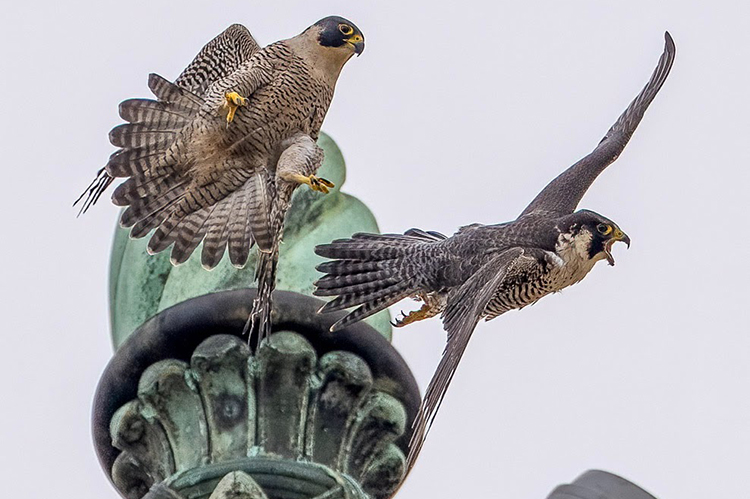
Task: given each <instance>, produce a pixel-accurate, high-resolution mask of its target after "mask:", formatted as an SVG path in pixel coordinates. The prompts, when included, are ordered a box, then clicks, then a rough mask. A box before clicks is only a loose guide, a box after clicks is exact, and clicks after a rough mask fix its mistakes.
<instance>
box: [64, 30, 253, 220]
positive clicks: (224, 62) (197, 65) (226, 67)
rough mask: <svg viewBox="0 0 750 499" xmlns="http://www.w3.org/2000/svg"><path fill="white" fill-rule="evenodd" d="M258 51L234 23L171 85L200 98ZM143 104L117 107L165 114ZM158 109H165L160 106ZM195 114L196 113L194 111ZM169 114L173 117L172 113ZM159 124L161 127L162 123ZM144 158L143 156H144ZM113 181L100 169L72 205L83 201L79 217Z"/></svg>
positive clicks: (133, 101) (132, 102) (135, 102)
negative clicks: (144, 108)
mask: <svg viewBox="0 0 750 499" xmlns="http://www.w3.org/2000/svg"><path fill="white" fill-rule="evenodd" d="M258 50H260V47H259V45H258V43H257V42H256V41H255V39H254V38H253V36H252V35H251V34H250V31H248V29H247V28H245V27H244V26H242V25H241V24H233V25H231V26H229V27H228V28H227V29H225V30H224V31H223V32H222V33H221V34H219V35H218V36H217V37H215V38H214V39H213V40H211V41H210V42H208V43H207V44H206V46H205V47H203V49H201V51H200V52H199V53H198V55H197V56H195V58H194V59H193V61H192V62H191V63H190V64H189V65H188V67H186V68H185V70H184V71H183V72H182V74H180V76H179V77H178V78H177V79H176V80H175V83H174V84H175V85H176V86H177V87H179V88H181V89H184V90H187V91H189V92H190V93H192V94H196V95H197V96H200V95H202V94H203V93H204V92H205V91H206V90H207V89H208V87H210V86H211V84H213V83H214V82H216V81H218V80H220V79H221V78H224V77H225V76H228V75H229V74H231V73H233V72H234V71H235V70H237V68H239V67H240V65H242V64H243V63H244V62H246V61H247V60H249V59H250V57H252V55H253V54H254V53H255V52H257V51H258ZM156 78H159V77H156ZM154 79H155V75H151V76H150V77H149V87H151V89H152V90H154V87H153V82H154ZM159 79H161V78H159ZM164 83H166V85H165V84H162V85H161V87H162V88H166V87H167V85H171V84H169V82H164ZM155 93H156V92H155ZM157 97H159V98H160V99H162V98H166V97H164V96H162V95H159V94H158V93H157ZM169 97H170V98H172V97H173V96H172V95H170V96H169ZM145 102H151V101H146V100H141V99H131V100H129V101H125V102H123V104H121V106H120V109H121V111H120V113H121V114H122V113H123V111H122V110H123V105H124V106H126V108H127V109H128V110H130V112H131V114H132V113H133V110H137V112H139V114H140V116H139V118H138V119H144V118H149V119H152V118H153V117H154V115H149V114H146V113H145V112H144V111H145V110H143V109H137V108H138V107H139V106H138V105H139V104H143V105H144V106H146V105H148V106H149V110H156V111H165V109H162V108H160V107H155V106H159V104H144V103H145ZM161 107H164V106H163V105H162V106H161ZM195 111H197V109H196V110H195ZM170 112H171V113H173V114H174V111H173V110H172V111H170ZM185 114H187V113H177V114H174V116H175V118H176V119H175V120H173V121H172V122H170V125H171V126H174V125H177V121H180V119H181V118H184V117H185ZM123 118H125V119H126V121H131V120H129V119H128V117H127V116H123ZM131 122H132V121H131ZM159 125H163V123H162V124H159ZM116 154H117V153H116ZM143 156H146V155H145V154H144V155H143ZM120 159H122V158H120ZM139 160H140V161H141V162H147V161H148V158H147V157H145V158H143V157H142V158H139ZM110 161H111V160H110ZM113 181H114V177H113V176H112V175H111V174H110V172H107V170H106V169H105V168H102V169H100V170H99V171H98V172H97V174H96V177H95V178H94V180H93V181H92V182H91V184H90V185H89V186H88V187H87V188H86V190H85V191H83V193H82V194H81V195H80V196H79V197H78V199H76V201H75V202H74V203H73V206H75V205H77V204H78V203H79V202H81V201H83V202H82V204H81V209H80V211H79V212H78V214H79V215H80V214H81V213H86V211H87V210H88V209H89V208H90V207H91V206H93V205H94V204H96V202H97V201H98V200H99V198H100V197H101V195H102V194H103V193H104V191H105V190H107V188H108V187H109V186H110V185H111V184H112V182H113Z"/></svg>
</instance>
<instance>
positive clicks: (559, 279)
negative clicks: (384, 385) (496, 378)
mask: <svg viewBox="0 0 750 499" xmlns="http://www.w3.org/2000/svg"><path fill="white" fill-rule="evenodd" d="M665 39H666V46H665V49H664V53H663V54H662V56H661V58H660V59H659V63H658V65H657V67H656V70H655V71H654V73H653V75H652V76H651V80H650V81H649V82H648V84H647V85H646V87H645V88H644V89H643V90H642V91H641V93H640V94H638V96H637V97H636V98H635V100H634V101H633V102H632V103H631V104H630V106H628V108H627V109H626V110H625V112H624V113H623V114H622V115H621V116H620V117H619V118H618V119H617V122H615V124H614V125H613V126H612V128H610V129H609V131H608V132H607V135H605V136H604V138H603V139H602V141H601V142H600V143H599V145H598V146H597V147H596V149H594V151H593V152H591V153H590V154H589V155H588V156H586V157H584V158H583V159H581V160H580V161H578V162H577V163H576V164H574V165H573V166H571V167H570V168H568V169H567V170H565V172H563V173H562V174H561V175H560V176H558V177H557V178H556V179H554V180H553V181H552V182H550V183H549V185H547V187H545V188H544V190H542V192H540V193H539V195H537V197H536V198H535V199H534V200H533V201H532V202H531V204H530V205H529V206H528V207H527V208H526V209H525V210H524V211H523V213H521V215H520V216H519V217H518V218H517V219H515V220H514V221H512V222H506V223H502V224H497V225H480V224H474V225H469V226H466V227H462V228H461V229H459V231H458V232H457V233H455V234H454V235H453V236H451V237H446V236H444V235H442V234H439V233H437V232H425V231H422V230H418V229H411V230H409V231H407V232H406V233H405V234H403V235H401V234H386V235H377V234H355V235H354V236H353V237H352V238H351V239H342V240H337V241H333V242H332V243H330V244H325V245H321V246H318V247H317V248H316V249H315V252H316V253H317V254H318V255H321V256H324V257H328V258H331V259H333V260H332V261H328V262H325V263H322V264H321V265H319V266H318V270H320V271H321V272H324V273H326V274H327V275H325V276H324V277H322V278H321V279H320V280H318V281H317V283H316V287H317V289H316V290H315V294H316V295H318V296H335V297H336V298H334V299H333V300H332V301H330V302H328V303H327V304H326V305H324V306H323V307H322V308H321V310H320V311H321V312H332V311H335V310H342V309H345V308H349V307H357V308H356V309H354V311H352V312H350V313H349V314H348V315H346V316H345V317H343V318H342V319H341V320H339V321H338V322H336V323H335V324H334V325H333V326H332V327H331V330H337V329H340V328H343V327H346V326H347V325H349V324H351V323H353V322H356V321H359V320H361V319H363V318H365V317H368V316H370V315H372V314H374V313H376V312H378V311H380V310H383V309H384V308H386V307H388V306H390V305H392V304H394V303H396V302H398V301H400V300H401V299H403V298H406V297H412V298H416V299H417V300H420V301H422V302H423V303H424V304H423V306H422V307H421V309H420V310H418V311H415V312H411V313H410V314H408V315H406V316H403V317H401V318H399V319H398V320H397V321H396V322H395V324H394V325H395V326H397V327H398V326H404V325H406V324H409V323H412V322H414V321H418V320H422V319H426V318H429V317H433V316H436V315H438V314H442V315H441V317H442V320H443V327H444V328H445V330H446V331H447V336H448V338H447V345H446V347H445V351H444V352H443V357H442V359H441V360H440V364H439V365H438V367H437V370H436V372H435V375H434V376H433V378H432V380H431V381H430V384H429V386H428V388H427V392H426V394H425V397H424V400H423V401H422V405H421V407H420V409H419V413H418V414H417V418H416V420H415V422H414V433H413V436H412V441H411V445H410V452H409V458H408V461H409V462H408V463H407V464H408V466H407V469H408V468H411V466H412V465H413V463H414V460H415V458H416V456H417V454H418V453H419V451H420V449H421V447H422V444H423V442H424V438H425V436H426V434H427V432H428V430H429V427H430V425H431V424H432V421H433V418H434V417H435V414H436V413H437V410H438V408H439V406H440V403H441V402H442V399H443V396H444V395H445V392H446V390H447V388H448V385H449V384H450V382H451V379H452V378H453V374H454V372H455V371H456V368H457V366H458V363H459V361H460V359H461V356H462V355H463V352H464V350H465V349H466V345H467V344H468V342H469V338H470V337H471V334H472V332H473V331H474V328H475V327H476V325H477V323H478V322H479V320H480V319H482V318H484V319H485V320H490V319H494V318H495V317H497V316H498V315H501V314H503V313H505V312H507V311H509V310H513V309H520V308H523V307H525V306H526V305H530V304H532V303H534V302H536V301H537V300H539V299H540V298H542V297H543V296H546V295H548V294H550V293H554V292H556V291H560V290H561V289H563V288H565V287H567V286H570V285H572V284H575V283H577V282H579V281H580V280H581V279H583V278H584V277H585V276H586V274H588V273H589V271H591V269H592V267H593V266H594V264H595V263H596V262H598V261H600V260H606V261H607V262H609V264H610V265H614V263H615V262H614V259H613V257H612V253H611V249H612V245H613V244H614V243H615V242H617V241H623V242H624V243H626V244H628V245H630V239H629V238H628V236H627V235H626V234H625V233H624V232H623V231H622V230H621V229H620V228H619V227H618V226H617V224H615V223H614V222H613V221H612V220H609V219H608V218H605V217H603V216H601V215H598V214H597V213H594V212H592V211H588V210H580V211H575V212H574V210H575V209H576V206H577V205H578V203H579V201H580V200H581V198H582V197H583V195H584V193H585V192H586V190H587V189H588V188H589V186H590V185H591V184H592V183H593V181H594V179H595V178H596V177H597V176H598V175H599V174H600V173H601V172H602V171H603V170H604V169H605V168H606V167H607V166H608V165H609V164H611V163H612V162H613V161H614V160H615V159H617V157H618V156H619V154H620V153H621V152H622V150H623V149H624V147H625V145H626V144H627V143H628V140H629V139H630V136H631V135H632V134H633V132H634V131H635V129H636V127H637V126H638V123H639V122H640V121H641V118H642V117H643V114H644V112H645V111H646V108H647V107H648V106H649V104H650V103H651V101H652V100H653V99H654V97H655V96H656V94H657V92H658V91H659V89H660V88H661V86H662V84H663V83H664V81H665V80H666V78H667V75H668V74H669V70H670V68H671V67H672V62H673V61H674V56H675V46H674V43H673V41H672V38H671V37H670V35H669V33H666V34H665Z"/></svg>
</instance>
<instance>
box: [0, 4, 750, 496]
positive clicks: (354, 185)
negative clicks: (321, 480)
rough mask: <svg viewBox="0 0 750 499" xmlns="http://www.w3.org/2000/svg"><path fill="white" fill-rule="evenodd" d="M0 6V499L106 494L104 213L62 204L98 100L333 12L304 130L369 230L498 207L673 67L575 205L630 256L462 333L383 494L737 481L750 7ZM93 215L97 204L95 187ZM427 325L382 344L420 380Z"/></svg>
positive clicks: (534, 186)
mask: <svg viewBox="0 0 750 499" xmlns="http://www.w3.org/2000/svg"><path fill="white" fill-rule="evenodd" d="M2 10H3V12H2V15H1V16H0V51H2V58H1V59H0V61H1V63H2V69H1V71H2V77H1V78H0V99H2V112H1V113H0V126H1V127H2V128H1V129H0V131H1V132H2V134H1V136H2V142H0V147H1V148H2V151H1V152H2V155H1V157H2V165H1V166H0V168H2V170H1V171H2V175H3V176H2V181H1V182H0V189H1V190H2V196H0V203H2V205H1V211H0V213H2V219H3V236H2V245H1V247H0V251H1V252H2V255H1V256H2V262H3V265H2V267H3V269H2V275H1V276H0V285H1V286H2V300H0V312H1V313H2V320H3V322H4V326H3V328H2V329H3V330H4V331H3V334H2V336H0V338H2V339H0V349H1V351H2V357H3V360H2V362H0V374H1V375H2V381H3V383H4V384H5V389H4V390H3V392H2V393H3V402H2V404H1V406H0V442H1V443H0V449H2V450H0V470H2V471H0V474H2V475H3V480H2V481H3V484H4V485H3V489H4V492H3V495H4V496H5V497H33V498H35V497H40V498H41V497H70V498H73V497H75V498H76V499H94V498H96V499H102V498H109V497H111V498H115V497H117V495H116V492H115V491H114V489H113V488H112V487H111V486H110V485H109V483H108V482H107V480H106V478H105V474H104V473H103V472H102V471H101V469H100V468H99V465H98V463H97V460H96V457H95V454H94V449H93V446H92V443H91V437H90V407H91V399H92V395H93V392H94V389H95V386H96V383H97V381H98V379H99V375H100V374H101V372H102V370H103V368H104V366H105V365H106V363H107V361H108V360H109V358H110V357H111V355H112V350H111V345H110V339H109V334H108V315H107V314H108V312H107V289H108V288H107V272H108V267H107V265H108V258H109V251H110V243H111V237H112V233H113V227H114V224H115V219H116V215H117V210H116V208H115V207H114V206H111V205H109V204H108V203H107V202H102V203H100V205H98V206H96V207H95V209H94V210H92V211H91V212H90V213H89V214H87V215H86V216H85V217H82V218H80V219H76V218H75V210H73V209H72V208H70V204H71V202H72V201H73V200H74V199H75V198H76V197H77V195H78V194H79V192H80V191H81V190H82V189H83V188H84V187H85V186H86V185H87V184H88V183H89V181H90V180H91V178H92V175H93V174H94V172H95V171H96V170H97V169H98V168H100V167H101V166H102V165H103V164H104V163H105V161H106V159H107V157H108V156H109V154H110V153H111V152H112V150H113V148H112V147H111V146H110V145H109V143H108V140H107V132H108V131H109V129H110V128H112V127H113V126H114V125H116V124H118V123H119V122H120V120H119V118H118V116H117V104H118V103H119V102H120V101H122V100H123V99H125V98H128V97H136V96H141V97H146V96H149V92H148V89H147V87H146V78H147V75H148V73H149V72H158V73H160V74H161V75H163V76H165V77H167V78H169V79H174V78H175V77H176V76H177V75H178V74H179V72H180V70H181V69H182V68H183V67H184V66H185V65H187V63H188V62H190V60H191V59H192V57H193V56H194V55H195V54H196V53H197V52H198V50H199V49H200V48H201V47H202V46H203V44H204V43H206V42H207V41H208V40H210V39H211V38H212V37H213V36H215V35H216V34H218V33H219V32H221V31H222V30H223V29H224V28H225V27H226V26H228V25H229V24H231V23H233V22H240V23H242V24H244V25H246V26H247V27H248V28H249V29H250V30H251V31H252V32H253V34H254V35H255V36H256V38H257V39H258V41H259V42H260V43H261V44H262V45H265V44H267V43H270V42H273V41H275V40H278V39H281V38H287V37H289V36H293V35H295V34H297V33H298V32H300V31H301V30H303V29H304V28H305V27H307V26H308V25H310V24H312V23H313V22H314V21H316V20H317V19H319V18H322V17H324V16H326V15H330V14H339V15H342V16H345V17H347V18H349V19H351V20H352V21H354V22H355V23H356V24H357V25H358V26H359V27H360V28H361V29H362V31H363V32H364V33H365V36H366V40H367V50H366V51H365V53H364V55H363V56H362V57H361V58H359V59H355V60H353V61H351V62H350V63H349V64H348V65H347V67H346V68H345V69H344V72H343V74H342V77H341V79H340V81H339V85H338V88H337V93H336V97H335V99H334V101H333V105H332V107H331V110H330V112H329V114H328V117H327V119H326V122H325V125H324V130H325V131H327V132H328V133H329V134H330V135H332V136H333V137H334V139H335V140H336V141H337V142H338V144H339V145H340V147H341V149H342V150H343V152H344V155H345V158H346V160H347V165H348V179H347V182H346V186H345V187H344V190H345V191H346V192H349V193H351V194H353V195H355V196H357V197H359V198H360V199H362V200H363V201H364V202H365V203H367V205H368V206H369V207H370V209H372V211H373V212H374V213H375V214H376V216H377V218H378V221H379V223H380V227H381V230H382V231H384V232H397V231H398V232H401V231H403V230H405V229H408V228H409V227H413V226H414V227H421V228H424V229H432V230H438V231H441V232H445V233H448V234H450V233H453V231H455V230H456V229H457V228H458V227H459V226H460V225H464V224H467V223H471V222H484V223H495V222H502V221H506V220H509V219H512V218H515V217H516V216H517V215H518V213H519V212H520V211H521V210H522V209H523V208H524V207H525V205H526V204H527V203H528V202H529V201H530V200H531V199H532V198H533V196H534V195H535V194H536V193H537V192H538V191H539V190H540V189H541V188H542V187H543V186H544V185H545V184H546V183H547V182H548V181H549V180H550V179H552V178H553V177H554V176H556V175H557V174H558V173H559V172H561V171H562V170H563V169H564V168H566V167H568V166H569V165H570V164H572V163H573V162H575V161H576V160H578V159H579V158H580V157H581V156H583V155H584V154H586V153H588V152H589V151H590V150H591V149H592V148H593V147H594V146H595V145H596V144H597V143H598V141H599V140H600V139H601V137H602V136H603V135H604V133H605V132H606V130H607V129H608V127H609V126H610V125H611V124H612V123H613V122H614V121H615V119H616V118H617V117H618V115H619V114H620V113H621V112H622V111H623V110H624V109H625V107H626V106H627V105H628V103H629V102H630V101H631V99H632V98H633V97H634V96H635V95H636V94H637V93H638V91H640V89H641V88H642V87H643V85H644V84H645V83H646V81H647V80H648V78H649V76H650V74H651V72H652V70H653V69H654V67H655V65H656V62H657V59H658V57H659V55H660V54H661V52H662V48H663V32H664V31H665V30H667V29H668V30H669V31H670V32H671V33H672V35H673V37H674V39H675V42H676V44H677V60H676V62H675V65H674V68H673V71H672V74H671V76H670V77H669V79H668V80H667V82H666V84H665V85H664V88H663V89H662V92H661V93H660V94H659V95H658V97H657V98H656V100H655V101H654V103H653V104H652V106H651V108H650V109H649V111H648V112H647V113H646V116H645V118H644V120H643V122H642V123H641V125H640V127H639V129H638V131H637V132H636V134H635V135H634V137H633V139H632V141H631V142H630V144H629V145H628V146H627V148H626V149H625V152H624V153H623V155H622V156H621V158H620V159H619V160H618V161H617V162H616V163H615V164H614V165H613V167H610V169H608V170H607V171H606V172H605V173H604V174H603V175H602V176H601V177H600V178H599V179H598V180H597V182H596V183H595V184H594V186H593V188H592V189H591V191H590V192H589V193H588V194H587V195H586V197H585V198H584V200H583V203H582V207H586V208H590V209H593V210H595V211H597V212H600V213H602V214H604V215H606V216H608V217H610V218H612V219H613V220H615V221H616V222H617V223H618V224H619V225H620V226H621V227H622V228H623V229H624V230H625V231H626V232H627V233H628V234H629V235H630V237H631V238H632V240H633V245H632V247H631V249H630V250H629V251H626V249H625V247H624V245H618V247H617V248H616V249H615V257H616V258H617V266H616V267H614V268H610V267H607V266H606V265H605V264H603V263H602V264H599V265H597V266H596V268H595V269H594V271H593V272H592V273H591V274H590V275H589V277H587V278H586V280H585V281H584V282H583V283H581V284H579V285H577V286H574V287H573V288H570V289H568V290H566V291H564V292H563V293H561V294H560V295H556V296H554V297H549V298H545V299H544V300H542V301H541V302H540V303H538V304H537V305H535V306H533V307H530V308H528V309H525V310H523V311H521V312H512V313H509V314H506V315H505V316H503V317H501V318H499V319H497V320H495V321H493V322H490V323H486V324H484V323H483V324H480V326H479V327H478V328H477V331H476V334H475V335H474V338H473V341H472V343H471V345H470V346H469V349H468V351H467V353H466V356H465V357H464V360H463V363H462V364H461V367H460V369H459V371H458V374H457V376H456V378H455V381H454V382H453V385H452V386H451V389H450V391H449V392H448V396H447V398H446V401H445V404H444V405H443V409H442V411H441V412H440V414H439V416H438V418H437V420H436V423H435V426H434V428H433V431H432V433H431V435H430V439H429V441H428V443H427V445H426V446H425V448H424V451H423V453H422V456H421V458H420V460H419V462H418V464H417V467H416V468H415V470H414V472H413V473H412V475H411V476H410V478H409V480H408V483H407V484H406V485H405V486H404V488H403V489H402V491H401V492H400V493H399V496H398V497H399V498H402V499H409V498H412V499H416V498H427V497H430V498H453V497H479V498H494V497H497V498H506V497H507V498H511V497H512V498H544V497H546V495H547V494H548V493H549V492H550V491H551V490H552V488H553V487H554V486H556V485H558V484H560V483H566V482H570V481H571V480H573V479H574V478H575V477H576V476H577V475H578V474H579V473H580V472H583V471H584V470H586V469H589V468H601V469H606V470H609V471H612V472H615V473H618V474H621V475H622V476H624V477H627V478H629V479H631V480H633V481H634V482H636V483H638V484H639V485H641V486H643V487H644V488H646V489H647V490H649V491H651V492H652V493H653V494H654V495H656V496H657V497H659V498H660V499H678V498H680V499H689V498H705V497H724V498H730V497H742V496H746V495H747V475H748V472H749V471H750V470H749V469H748V467H749V466H750V390H748V388H750V362H749V360H750V334H749V333H750V328H749V327H748V325H747V322H748V319H749V317H748V295H749V293H748V284H749V283H750V280H749V279H750V272H749V271H748V265H749V262H750V258H749V257H750V250H749V246H748V244H749V243H750V227H749V224H748V215H747V209H748V205H749V204H750V202H749V201H748V181H750V175H749V174H748V164H749V162H748V160H749V159H750V158H749V156H750V152H749V148H748V132H749V131H750V126H749V125H748V116H750V105H749V104H748V102H749V99H748V95H747V94H748V89H750V77H749V75H750V72H749V71H748V66H749V65H750V57H749V56H750V53H749V52H750V49H749V47H750V31H749V30H748V29H747V28H748V25H747V22H748V18H750V7H748V6H747V5H745V4H743V3H741V2H736V1H728V0H726V1H724V0H714V1H712V2H684V1H660V2H654V1H636V0H630V1H628V2H602V1H600V0H591V1H565V2H560V1H545V2H540V1H528V2H502V1H497V0H493V1H487V2H480V1H468V0H465V1H461V2H427V1H413V2H398V3H397V2H389V3H387V2H382V1H381V2H374V1H367V2H352V1H347V2H344V1H325V0H320V1H315V2H309V1H297V2H282V1H274V2H251V1H243V2H234V1H233V2H229V1H226V2H219V1H217V2H159V1H148V2H146V1H130V2H91V1H87V2H80V1H68V2H51V1H42V0H40V1H37V2H12V3H10V2H8V3H6V4H5V5H4V6H3V9H2ZM105 201H106V200H105ZM443 342H444V333H443V332H442V330H441V327H440V323H439V321H438V320H432V321H425V322H423V323H419V324H416V325H414V326H410V327H409V328H407V329H404V330H399V331H397V332H396V338H395V345H396V347H397V348H398V349H399V350H400V351H401V353H402V354H403V355H404V357H405V358H406V360H407V362H408V363H409V365H410V366H411V367H412V369H413V371H414V374H415V376H416V377H417V379H418V381H419V383H420V386H421V387H422V389H424V387H425V386H426V384H427V382H428V381H429V378H430V376H431V374H432V371H433V369H434V367H435V365H436V363H437V361H438V358H439V355H440V352H441V350H442V348H443Z"/></svg>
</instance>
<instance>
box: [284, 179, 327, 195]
mask: <svg viewBox="0 0 750 499" xmlns="http://www.w3.org/2000/svg"><path fill="white" fill-rule="evenodd" d="M289 179H290V180H293V181H294V182H299V183H300V184H306V185H309V186H310V189H312V190H314V191H318V192H322V193H324V194H328V189H332V188H333V187H334V185H333V182H331V181H329V180H326V179H324V178H320V177H316V176H315V175H310V176H308V177H306V176H304V175H300V174H293V175H290V176H289Z"/></svg>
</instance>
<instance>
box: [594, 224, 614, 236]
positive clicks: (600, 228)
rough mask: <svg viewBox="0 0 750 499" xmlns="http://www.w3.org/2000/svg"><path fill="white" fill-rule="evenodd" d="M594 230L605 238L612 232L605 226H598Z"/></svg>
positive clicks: (610, 228)
mask: <svg viewBox="0 0 750 499" xmlns="http://www.w3.org/2000/svg"><path fill="white" fill-rule="evenodd" d="M596 230H597V231H599V234H601V235H603V236H606V235H608V234H609V233H610V232H612V227H610V226H609V225H607V224H599V225H597V226H596Z"/></svg>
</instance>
